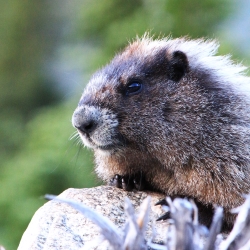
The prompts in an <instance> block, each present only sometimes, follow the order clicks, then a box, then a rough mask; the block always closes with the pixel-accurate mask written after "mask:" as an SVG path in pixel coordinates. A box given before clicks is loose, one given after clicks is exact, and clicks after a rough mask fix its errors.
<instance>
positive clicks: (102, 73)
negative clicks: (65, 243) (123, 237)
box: [72, 38, 250, 224]
mask: <svg viewBox="0 0 250 250" xmlns="http://www.w3.org/2000/svg"><path fill="white" fill-rule="evenodd" d="M217 47H218V46H217V44H216V43H215V42H214V41H205V40H187V39H174V40H167V39H163V40H152V39H149V38H143V39H140V40H137V41H135V42H133V43H132V44H130V45H129V46H128V47H127V48H126V49H125V50H124V51H123V52H121V53H120V54H118V55H116V56H115V57H114V59H113V60H112V61H111V62H110V63H109V64H108V65H107V66H105V67H104V68H102V69H101V70H99V71H98V72H97V73H95V74H94V75H93V77H92V79H91V80H90V82H89V83H88V85H87V87H86V89H85V91H84V93H83V95H82V97H81V99H80V102H79V105H78V107H77V109H76V110H75V112H74V114H73V118H72V123H73V125H74V127H76V128H77V129H78V132H79V135H80V137H81V138H82V140H83V143H84V144H85V145H86V146H88V147H90V148H92V149H93V150H94V153H95V161H96V172H97V174H98V175H99V176H100V177H101V178H102V179H103V180H105V181H109V180H110V179H112V182H113V183H115V185H116V186H118V187H123V188H125V189H126V188H127V189H129V188H131V187H132V188H133V187H135V188H140V189H142V188H143V185H142V183H141V181H142V180H144V182H145V183H146V184H147V188H150V189H153V190H158V191H161V192H163V193H165V194H166V195H173V196H176V195H177V196H178V195H180V196H187V197H192V198H194V199H195V200H197V201H198V202H200V203H201V204H204V205H205V206H210V205H219V206H222V207H224V209H225V212H226V222H227V223H228V224H230V223H232V221H233V217H232V216H231V215H230V214H229V210H230V209H231V208H233V207H236V206H238V205H240V204H241V203H242V202H243V198H242V195H243V194H244V193H249V190H250V178H249V173H250V154H249V153H250V146H249V145H250V143H249V140H250V126H249V124H250V116H249V114H250V112H249V102H248V99H247V97H246V96H245V95H244V94H242V93H243V92H244V88H245V87H246V86H247V84H250V81H249V78H248V77H246V76H244V75H243V74H242V73H241V72H242V71H244V69H245V68H244V67H243V66H241V65H236V64H233V63H232V61H231V60H230V59H229V58H228V57H222V56H215V55H214V54H215V52H216V50H217ZM247 87H248V86H247ZM249 87H250V86H249ZM249 87H248V88H249ZM114 176H116V177H115V178H114Z"/></svg>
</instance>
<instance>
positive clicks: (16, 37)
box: [0, 0, 232, 250]
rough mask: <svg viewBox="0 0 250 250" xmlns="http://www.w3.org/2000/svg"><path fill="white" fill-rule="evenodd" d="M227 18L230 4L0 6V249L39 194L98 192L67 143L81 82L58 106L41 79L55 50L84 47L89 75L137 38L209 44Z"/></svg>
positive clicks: (15, 236) (118, 0) (190, 0)
mask: <svg viewBox="0 0 250 250" xmlns="http://www.w3.org/2000/svg"><path fill="white" fill-rule="evenodd" d="M231 12H232V8H231V1H230V0H203V1H200V0H186V1H182V0H156V1H153V0H134V1H123V0H105V1H98V0H83V1H70V0H60V1H59V0H54V1H49V0H45V1H34V0H27V1H18V0H11V1H3V0H0V119H1V123H0V137H1V141H0V159H1V166H0V185H1V189H0V244H2V245H4V246H5V247H6V249H7V250H10V249H16V248H17V245H18V242H19V241H20V238H21V235H22V233H23V232H24V230H25V228H26V227H27V225H28V222H29V221H30V219H31V217H32V215H33V214H34V212H35V211H36V210H37V209H38V208H39V207H40V206H41V205H42V204H43V203H44V200H43V199H42V198H41V197H42V196H43V195H44V194H45V193H52V194H59V193H60V192H62V191H63V190H65V189H67V188H69V187H74V188H83V187H91V186H93V185H97V184H98V181H97V180H96V177H95V174H94V173H93V171H94V170H93V164H92V161H93V159H92V158H93V157H92V154H91V152H90V151H88V150H86V149H84V148H83V147H82V146H81V145H79V144H78V142H77V140H75V139H74V140H69V138H70V136H71V135H72V134H73V132H74V129H73V128H72V126H71V122H70V120H71V115H72V113H73V110H74V109H75V107H76V105H77V102H78V99H79V96H80V92H81V91H82V89H83V86H84V84H85V82H84V83H83V82H79V83H78V85H80V87H78V88H77V89H76V90H75V91H76V92H77V95H76V96H72V97H71V98H70V99H67V100H65V98H64V96H63V95H62V92H63V91H60V92H58V91H56V90H57V89H58V86H60V85H56V84H57V83H56V80H55V78H53V76H52V75H53V74H52V75H51V74H48V71H46V68H48V67H49V66H50V64H49V62H51V61H56V54H57V53H58V51H60V48H61V47H66V48H70V47H72V48H74V47H75V46H76V45H77V44H79V43H80V44H83V45H84V46H83V49H82V50H81V51H82V52H83V53H81V54H80V53H73V54H74V58H75V61H79V58H78V57H83V60H82V61H81V62H82V65H80V66H79V67H78V68H80V69H82V72H81V73H84V74H85V75H88V74H89V72H93V71H94V70H95V69H96V68H97V67H100V66H102V65H103V64H104V63H106V62H107V61H108V60H109V59H110V58H111V57H112V56H113V55H114V53H115V52H116V51H118V50H119V49H120V48H122V47H123V46H124V45H125V44H126V43H127V41H128V40H131V39H133V38H135V36H136V35H139V36H141V35H143V34H144V33H145V32H146V31H149V32H151V33H152V34H155V35H156V36H158V35H160V36H163V35H169V34H171V35H172V36H174V37H176V36H183V35H188V36H190V37H192V38H196V37H200V36H206V37H212V38H213V37H215V36H216V35H217V34H218V29H217V28H218V25H219V24H220V23H221V22H222V21H223V20H225V18H226V17H227V16H228V15H229V14H230V13H231ZM218 35H219V34H218ZM226 44H227V48H229V47H230V43H228V42H227V43H226ZM225 48H226V47H225ZM225 50H226V51H227V50H228V49H225ZM66 54H67V53H66ZM71 54H72V53H71ZM74 58H73V59H74ZM64 60H65V62H66V63H67V62H68V63H69V61H68V58H67V57H65V58H64ZM52 71H53V69H52ZM56 86H57V87H56ZM73 91H74V90H72V92H73ZM66 95H67V93H65V96H66Z"/></svg>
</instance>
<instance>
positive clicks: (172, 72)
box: [169, 50, 188, 82]
mask: <svg viewBox="0 0 250 250" xmlns="http://www.w3.org/2000/svg"><path fill="white" fill-rule="evenodd" d="M187 71H188V59H187V56H186V54H185V53H183V52H181V51H179V50H177V51H175V52H173V54H172V57H171V58H170V60H169V78H170V80H173V81H176V82H178V81H179V80H180V79H181V78H182V77H183V76H184V75H185V73H186V72H187Z"/></svg>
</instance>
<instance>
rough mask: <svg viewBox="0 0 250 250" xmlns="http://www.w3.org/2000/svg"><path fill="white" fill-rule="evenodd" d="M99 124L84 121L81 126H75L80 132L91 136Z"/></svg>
mask: <svg viewBox="0 0 250 250" xmlns="http://www.w3.org/2000/svg"><path fill="white" fill-rule="evenodd" d="M96 126H97V124H96V123H95V122H94V121H93V120H89V121H84V122H83V123H81V124H80V125H77V126H75V127H76V128H77V129H78V130H80V131H81V132H83V133H85V134H90V133H91V132H93V131H94V130H95V128H96Z"/></svg>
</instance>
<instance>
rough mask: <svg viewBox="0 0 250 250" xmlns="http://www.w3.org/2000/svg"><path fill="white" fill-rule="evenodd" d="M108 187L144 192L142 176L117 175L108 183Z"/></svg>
mask: <svg viewBox="0 0 250 250" xmlns="http://www.w3.org/2000/svg"><path fill="white" fill-rule="evenodd" d="M109 185H110V186H114V187H117V188H122V189H123V190H125V191H131V190H133V189H136V190H144V189H145V180H144V178H143V177H142V175H141V174H140V175H139V174H138V175H124V176H122V175H118V174H116V175H115V176H114V177H113V178H112V179H111V180H110V181H109Z"/></svg>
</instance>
